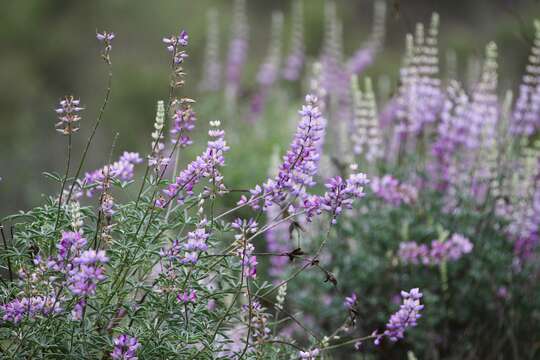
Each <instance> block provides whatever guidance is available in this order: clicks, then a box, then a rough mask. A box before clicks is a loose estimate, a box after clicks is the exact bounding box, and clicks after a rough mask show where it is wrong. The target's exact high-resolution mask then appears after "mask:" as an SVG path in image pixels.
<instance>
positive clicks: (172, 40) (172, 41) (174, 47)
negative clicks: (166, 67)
mask: <svg viewBox="0 0 540 360" xmlns="http://www.w3.org/2000/svg"><path fill="white" fill-rule="evenodd" d="M188 39H189V36H188V33H187V32H186V31H185V30H182V31H180V34H179V35H172V36H170V37H166V38H163V43H165V45H167V51H168V52H170V53H172V54H173V55H174V57H173V60H174V63H175V64H177V65H178V64H181V63H182V62H183V61H184V59H185V58H186V57H187V54H186V52H185V51H184V50H181V48H182V47H185V46H187V45H188Z"/></svg>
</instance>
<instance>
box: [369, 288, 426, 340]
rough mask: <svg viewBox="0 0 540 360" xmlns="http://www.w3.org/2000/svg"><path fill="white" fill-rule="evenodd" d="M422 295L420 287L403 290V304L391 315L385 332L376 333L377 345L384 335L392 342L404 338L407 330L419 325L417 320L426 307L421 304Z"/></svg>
mask: <svg viewBox="0 0 540 360" xmlns="http://www.w3.org/2000/svg"><path fill="white" fill-rule="evenodd" d="M422 296H423V295H422V293H421V292H420V290H419V289H418V288H414V289H411V290H410V291H409V292H406V291H402V292H401V297H402V298H403V304H401V306H400V308H399V311H398V312H396V313H394V314H393V315H392V316H390V320H388V323H387V324H386V330H385V331H384V333H382V334H379V335H376V333H375V335H376V338H375V345H379V344H380V342H381V340H382V338H383V337H384V336H386V337H388V338H389V339H390V341H392V342H396V341H398V340H399V339H403V338H404V337H405V330H407V329H408V328H411V327H415V326H416V325H417V320H418V319H419V318H420V317H421V315H420V311H421V310H422V309H423V308H424V305H421V304H420V299H421V298H422Z"/></svg>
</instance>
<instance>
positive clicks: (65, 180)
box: [54, 131, 72, 232]
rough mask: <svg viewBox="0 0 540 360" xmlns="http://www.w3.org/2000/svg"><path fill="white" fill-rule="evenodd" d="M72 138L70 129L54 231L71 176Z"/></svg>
mask: <svg viewBox="0 0 540 360" xmlns="http://www.w3.org/2000/svg"><path fill="white" fill-rule="evenodd" d="M71 140H72V139H71V131H70V132H69V133H68V146H67V164H66V173H65V175H64V179H62V187H61V188H60V197H59V198H58V209H57V211H56V222H55V223H54V232H56V229H57V228H58V222H59V221H60V209H61V208H62V198H63V196H64V188H65V186H66V182H67V179H68V176H69V167H70V165H71ZM68 201H69V200H68ZM66 204H67V202H66Z"/></svg>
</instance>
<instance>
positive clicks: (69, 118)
mask: <svg viewBox="0 0 540 360" xmlns="http://www.w3.org/2000/svg"><path fill="white" fill-rule="evenodd" d="M80 105H81V100H79V99H75V98H74V97H73V96H66V97H65V98H64V99H62V100H61V101H60V106H59V107H58V108H57V109H56V110H55V111H56V114H58V120H59V121H58V122H57V123H56V124H55V127H56V130H57V131H58V132H60V133H62V134H63V135H70V134H73V133H75V132H77V131H79V122H80V121H81V116H80V115H79V113H80V112H81V111H82V110H84V108H83V107H81V106H80Z"/></svg>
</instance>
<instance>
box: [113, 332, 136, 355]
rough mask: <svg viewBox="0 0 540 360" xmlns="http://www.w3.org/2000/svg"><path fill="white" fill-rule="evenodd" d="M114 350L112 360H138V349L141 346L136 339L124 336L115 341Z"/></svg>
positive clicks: (116, 338)
mask: <svg viewBox="0 0 540 360" xmlns="http://www.w3.org/2000/svg"><path fill="white" fill-rule="evenodd" d="M113 343H114V349H113V351H112V353H111V354H110V355H111V358H112V359H114V360H137V349H138V348H139V347H140V346H141V344H140V343H139V341H138V340H137V338H136V337H133V336H129V335H126V334H122V335H120V336H117V337H115V338H114V339H113Z"/></svg>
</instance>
